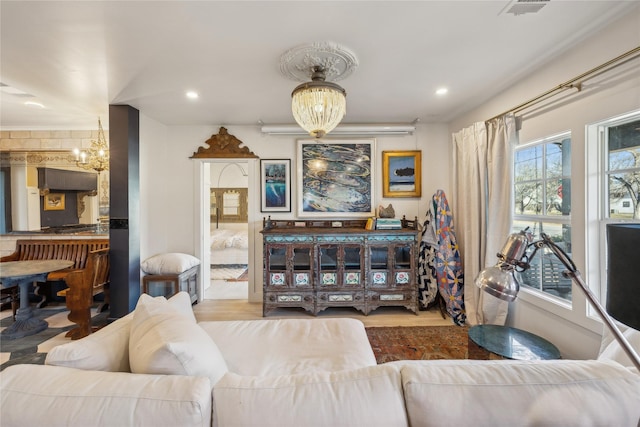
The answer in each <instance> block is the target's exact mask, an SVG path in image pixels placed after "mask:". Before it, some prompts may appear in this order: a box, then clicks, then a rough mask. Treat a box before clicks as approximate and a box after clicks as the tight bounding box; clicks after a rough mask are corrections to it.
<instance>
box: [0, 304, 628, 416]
mask: <svg viewBox="0 0 640 427" xmlns="http://www.w3.org/2000/svg"><path fill="white" fill-rule="evenodd" d="M0 387H1V390H0V393H1V394H0V398H1V407H0V411H1V412H0V425H2V426H3V427H9V426H49V425H66V426H83V427H85V426H118V427H120V426H129V425H130V426H147V425H148V426H210V425H213V426H292V427H294V426H295V427H299V426H332V427H335V426H368V427H369V426H384V427H390V426H437V427H441V426H460V425H471V426H474V427H475V426H510V427H511V426H528V425H531V426H563V427H566V426H588V425H593V426H633V427H637V426H638V422H639V421H640V375H638V374H637V373H636V372H633V370H632V369H629V368H627V367H625V366H623V365H622V364H620V363H618V362H614V361H604V360H592V361H569V360H559V361H545V362H519V361H472V360H442V361H403V362H393V363H387V364H382V365H376V361H375V357H374V354H373V351H372V350H371V346H370V345H369V341H368V339H367V335H366V332H365V329H364V326H363V324H362V323H361V322H360V321H357V320H353V319H309V320H295V319H290V320H257V321H234V322H200V323H196V320H195V317H194V315H193V312H192V311H191V304H190V301H189V296H188V295H187V294H186V293H181V294H178V295H177V296H175V297H173V298H171V299H170V300H169V301H166V300H165V299H164V298H162V297H159V298H151V297H149V296H147V295H143V296H142V297H141V299H140V301H139V302H138V305H137V307H136V310H134V312H133V313H131V314H129V315H127V316H125V317H124V318H122V319H119V320H117V321H115V322H113V323H112V324H110V325H109V326H107V327H105V328H103V329H101V330H100V331H98V332H97V333H95V334H92V335H90V336H88V337H86V338H84V339H82V340H78V341H74V342H71V343H68V344H64V345H62V346H59V347H55V348H54V349H53V350H52V351H51V352H50V353H49V354H48V356H47V360H46V362H45V365H15V366H11V367H9V368H6V369H5V370H4V371H3V372H1V373H0Z"/></svg>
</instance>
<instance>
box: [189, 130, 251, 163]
mask: <svg viewBox="0 0 640 427" xmlns="http://www.w3.org/2000/svg"><path fill="white" fill-rule="evenodd" d="M205 142H206V143H207V144H208V145H209V147H207V148H205V147H198V151H196V152H194V153H193V156H191V157H190V159H221V158H223V159H245V158H247V159H249V158H250V159H257V158H258V156H256V155H255V154H254V153H253V152H252V151H251V150H249V148H248V147H246V146H245V147H240V145H242V144H243V142H242V141H240V140H239V139H238V138H236V137H235V136H233V135H229V132H228V131H227V128H225V127H220V130H219V131H218V134H217V135H211V138H209V139H207V140H206V141H205Z"/></svg>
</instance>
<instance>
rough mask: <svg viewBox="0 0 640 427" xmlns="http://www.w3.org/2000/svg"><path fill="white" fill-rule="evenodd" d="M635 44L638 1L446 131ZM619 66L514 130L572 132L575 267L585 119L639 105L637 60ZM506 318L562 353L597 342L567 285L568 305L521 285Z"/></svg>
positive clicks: (581, 243)
mask: <svg viewBox="0 0 640 427" xmlns="http://www.w3.org/2000/svg"><path fill="white" fill-rule="evenodd" d="M639 45H640V4H639V5H638V7H636V8H635V9H634V10H633V11H632V12H631V13H628V14H627V15H626V16H625V17H624V18H622V19H621V20H620V21H619V22H617V23H615V24H613V25H611V26H609V27H608V28H606V29H604V30H603V31H602V32H601V33H600V34H598V35H597V36H596V37H593V38H590V39H588V40H586V41H585V42H584V43H582V44H581V45H580V46H579V47H578V48H576V49H573V50H572V51H571V52H570V53H568V54H564V55H563V56H562V57H561V58H557V59H556V60H554V61H552V62H551V63H549V64H546V65H545V66H544V67H543V68H542V69H540V70H532V76H531V77H529V78H526V79H524V80H522V81H521V82H520V83H519V84H517V85H515V86H513V87H512V88H510V89H508V90H505V91H503V92H502V93H501V94H499V95H498V96H496V97H495V98H493V99H492V100H490V101H488V102H487V103H485V104H484V105H482V106H481V107H480V108H477V109H475V110H473V111H471V112H469V113H468V114H465V115H464V116H461V117H458V118H456V119H455V120H453V121H452V123H451V125H450V131H451V132H455V131H458V130H460V129H462V128H464V127H466V126H469V125H470V124H472V123H473V122H476V121H484V120H487V119H489V118H491V117H493V116H495V115H497V114H500V113H502V112H504V111H506V110H508V109H510V108H512V107H515V106H517V105H519V104H520V103H522V102H524V101H526V100H528V99H531V98H533V97H535V96H537V95H539V94H541V93H543V92H545V91H547V90H549V89H551V88H554V87H556V86H558V85H559V84H561V83H564V82H566V81H568V80H570V79H572V78H574V77H576V76H578V75H580V74H582V73H583V72H585V71H588V70H590V69H592V68H594V67H596V66H598V65H600V64H601V63H604V62H606V61H609V60H610V59H613V58H614V57H616V56H618V55H620V54H622V53H624V52H626V51H629V50H631V49H633V48H635V47H637V46H639ZM626 68H627V69H631V71H630V72H624V73H623V72H622V71H621V69H618V70H616V71H614V72H611V73H609V74H607V75H606V79H605V80H604V81H600V80H601V79H602V78H600V79H598V80H594V81H590V82H589V81H588V82H586V83H585V91H584V92H583V93H582V94H579V95H577V96H574V97H572V98H570V100H568V99H565V100H563V101H562V102H560V103H557V104H556V105H555V106H554V108H550V109H546V108H545V109H538V111H535V112H534V113H533V114H532V113H529V114H526V113H525V114H524V122H523V127H522V130H521V132H520V141H522V142H527V141H532V140H535V139H538V138H541V137H545V136H549V135H552V134H556V133H559V132H562V131H567V130H570V131H571V133H572V144H571V150H572V163H571V168H572V177H571V178H572V212H571V219H572V233H571V235H572V247H573V254H572V257H573V259H574V261H575V263H576V265H577V267H578V269H579V270H580V271H581V272H583V274H584V273H586V271H587V269H588V268H589V266H587V265H586V261H585V259H586V256H585V236H586V227H587V225H586V222H585V215H586V213H585V206H586V189H585V182H586V179H585V177H586V171H585V167H584V165H585V156H586V153H585V126H586V125H587V124H589V123H593V122H595V121H599V120H601V119H605V118H609V117H612V116H614V115H617V114H621V113H625V112H628V111H631V110H636V109H638V108H640V65H639V64H638V60H635V61H634V62H633V63H632V64H630V66H629V67H626ZM574 92H575V91H574ZM454 208H455V207H454ZM595 267H597V266H595ZM591 268H593V267H591ZM508 322H509V323H510V324H511V325H513V326H515V327H518V328H521V329H525V330H527V331H530V332H533V333H536V334H539V335H541V336H543V337H545V338H547V339H548V340H550V341H552V342H553V343H555V344H556V345H557V346H558V347H559V348H560V351H561V353H562V354H563V357H565V358H591V357H594V356H595V355H596V354H597V351H598V348H599V345H600V333H601V331H602V326H601V323H600V321H599V319H597V318H590V317H589V316H588V315H587V302H586V300H585V298H584V297H583V295H582V294H581V293H580V292H579V291H578V290H577V289H575V287H574V292H573V306H572V307H568V308H567V307H563V306H561V305H558V304H554V303H552V302H550V301H547V300H542V299H540V298H537V297H535V296H534V295H532V294H528V293H527V292H526V291H524V292H521V293H520V296H519V297H518V300H517V301H516V302H514V303H513V304H512V305H511V307H510V315H509V320H508Z"/></svg>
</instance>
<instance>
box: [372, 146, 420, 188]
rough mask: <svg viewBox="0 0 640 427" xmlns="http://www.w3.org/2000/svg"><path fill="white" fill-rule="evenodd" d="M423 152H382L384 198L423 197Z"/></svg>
mask: <svg viewBox="0 0 640 427" xmlns="http://www.w3.org/2000/svg"><path fill="white" fill-rule="evenodd" d="M421 166H422V151H419V150H418V151H383V152H382V196H383V197H420V196H421V195H422V188H421V187H422V186H421V183H422V170H421Z"/></svg>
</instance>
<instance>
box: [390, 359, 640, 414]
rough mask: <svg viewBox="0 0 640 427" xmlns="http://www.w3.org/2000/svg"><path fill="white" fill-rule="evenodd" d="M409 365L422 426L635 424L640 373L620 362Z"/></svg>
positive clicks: (411, 407)
mask: <svg viewBox="0 0 640 427" xmlns="http://www.w3.org/2000/svg"><path fill="white" fill-rule="evenodd" d="M394 364H397V365H402V368H401V373H402V383H403V387H404V394H405V401H406V406H407V414H408V417H409V423H410V424H411V425H412V426H414V427H427V426H438V427H439V426H442V425H473V426H474V427H481V426H492V427H495V426H517V425H523V422H524V420H526V425H532V426H545V427H547V426H562V427H567V426H614V425H615V426H635V425H636V424H637V422H638V419H639V418H640V405H638V402H640V376H638V375H635V374H633V373H632V372H631V371H629V370H627V369H626V368H624V367H623V366H621V365H619V364H616V363H613V362H599V361H593V360H590V361H583V360H554V361H536V362H527V361H503V360H497V361H469V360H466V361H464V360H463V361H455V360H443V361H429V362H428V363H425V362H417V363H410V362H397V363H396V362H394Z"/></svg>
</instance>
